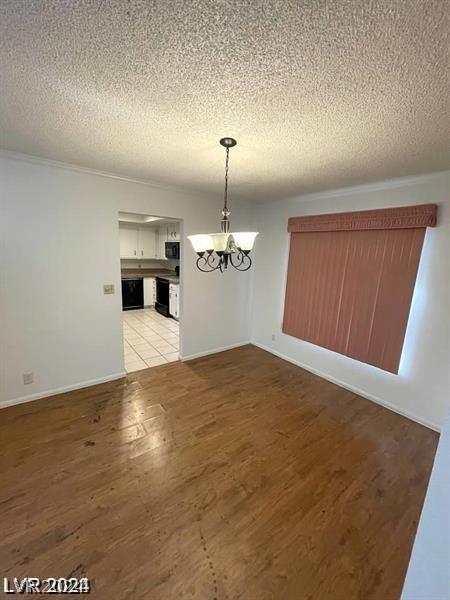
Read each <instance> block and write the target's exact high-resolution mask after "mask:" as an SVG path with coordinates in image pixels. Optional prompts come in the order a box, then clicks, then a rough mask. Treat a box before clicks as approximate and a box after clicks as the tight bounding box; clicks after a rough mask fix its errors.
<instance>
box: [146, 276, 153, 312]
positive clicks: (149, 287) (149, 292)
mask: <svg viewBox="0 0 450 600" xmlns="http://www.w3.org/2000/svg"><path fill="white" fill-rule="evenodd" d="M155 302H156V279H155V278H154V277H144V306H155Z"/></svg>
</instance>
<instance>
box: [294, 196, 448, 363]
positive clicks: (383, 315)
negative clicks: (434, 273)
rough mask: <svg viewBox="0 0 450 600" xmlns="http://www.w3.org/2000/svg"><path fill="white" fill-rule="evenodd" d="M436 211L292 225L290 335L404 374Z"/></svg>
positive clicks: (362, 214)
mask: <svg viewBox="0 0 450 600" xmlns="http://www.w3.org/2000/svg"><path fill="white" fill-rule="evenodd" d="M436 209H437V207H436V205H433V204H427V205H420V206H412V207H401V208H393V209H382V210H371V211H358V212H351V213H338V214H331V215H317V216H308V217H294V218H291V219H289V224H288V231H289V232H290V233H291V244H290V254H289V266H288V277H287V286H286V297H285V307H284V320H283V332H284V333H286V334H288V335H292V336H294V337H297V338H300V339H302V340H305V341H308V342H311V343H312V344H316V345H318V346H322V347H324V348H328V349H330V350H333V351H334V352H338V353H340V354H344V355H345V356H349V357H351V358H354V359H356V360H359V361H362V362H365V363H368V364H371V365H374V366H376V367H379V368H381V369H384V370H386V371H391V372H392V373H398V367H399V363H400V357H401V353H402V347H403V341H404V337H405V332H406V326H407V323H408V316H409V311H410V307H411V300H412V295H413V291H414V284H415V280H416V275H417V270H418V266H419V260H420V254H421V251H422V245H423V240H424V237H425V230H426V227H427V226H431V227H433V226H435V225H436Z"/></svg>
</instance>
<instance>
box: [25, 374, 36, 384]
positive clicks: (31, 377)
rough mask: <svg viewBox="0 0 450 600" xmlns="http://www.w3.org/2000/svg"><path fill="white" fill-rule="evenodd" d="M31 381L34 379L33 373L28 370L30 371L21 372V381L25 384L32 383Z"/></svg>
mask: <svg viewBox="0 0 450 600" xmlns="http://www.w3.org/2000/svg"><path fill="white" fill-rule="evenodd" d="M33 381H34V373H32V372H30V373H24V374H23V382H24V384H25V385H28V384H30V383H33Z"/></svg>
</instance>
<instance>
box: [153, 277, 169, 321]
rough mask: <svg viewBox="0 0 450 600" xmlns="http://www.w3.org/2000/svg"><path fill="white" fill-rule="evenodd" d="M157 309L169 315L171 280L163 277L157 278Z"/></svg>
mask: <svg viewBox="0 0 450 600" xmlns="http://www.w3.org/2000/svg"><path fill="white" fill-rule="evenodd" d="M155 309H156V310H157V311H158V312H159V313H160V314H161V315H164V316H165V317H168V316H169V281H168V280H167V279H164V278H163V277H157V278H156V302H155Z"/></svg>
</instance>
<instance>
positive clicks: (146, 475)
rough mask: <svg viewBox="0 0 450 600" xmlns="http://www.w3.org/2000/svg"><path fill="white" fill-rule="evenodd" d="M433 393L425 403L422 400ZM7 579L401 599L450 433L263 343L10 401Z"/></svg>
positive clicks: (194, 594) (5, 483) (3, 546)
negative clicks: (442, 444)
mask: <svg viewBox="0 0 450 600" xmlns="http://www.w3.org/2000/svg"><path fill="white" fill-rule="evenodd" d="M424 401H425V399H424ZM0 439H1V446H2V447H1V458H0V461H1V462H0V464H1V469H0V476H1V490H0V530H1V539H0V565H1V573H0V575H1V576H2V577H21V576H35V577H42V578H44V577H48V576H54V577H67V576H69V575H72V576H81V575H85V576H88V577H89V578H90V580H91V583H92V588H93V591H92V593H91V597H93V598H95V599H97V598H99V599H105V600H122V599H130V600H137V599H139V598H146V599H150V600H171V599H175V598H194V599H199V600H208V599H209V600H213V599H214V598H216V599H217V600H223V599H229V600H236V599H239V598H241V599H245V600H265V599H272V598H273V599H276V600H289V599H295V600H299V599H301V600H303V599H311V600H312V599H314V600H317V599H322V598H323V599H327V600H329V599H332V600H335V599H338V600H340V599H342V600H353V599H361V600H368V599H377V600H388V599H391V598H392V599H394V598H398V597H399V594H400V591H401V586H402V582H403V578H404V575H405V571H406V567H407V563H408V559H409V554H410V551H411V546H412V542H413V537H414V534H415V531H416V526H417V521H418V518H419V515H420V510H421V506H422V502H423V498H424V494H425V490H426V485H427V482H428V477H429V474H430V470H431V465H432V460H433V457H434V452H435V449H436V444H437V439H438V436H437V434H436V433H434V432H432V431H430V430H428V429H426V428H425V427H422V426H420V425H417V424H416V423H413V422H412V421H409V420H408V419H405V418H403V417H401V416H399V415H397V414H395V413H393V412H391V411H389V410H387V409H384V408H382V407H380V406H378V405H376V404H374V403H372V402H369V401H368V400H364V399H362V398H360V397H359V396H356V395H355V394H353V393H351V392H348V391H346V390H343V389H341V388H339V387H337V386H335V385H333V384H331V383H329V382H327V381H325V380H322V379H320V378H318V377H316V376H314V375H312V374H310V373H308V372H307V371H304V370H302V369H300V368H298V367H295V366H293V365H291V364H289V363H287V362H285V361H283V360H281V359H278V358H276V357H274V356H272V355H270V354H268V353H266V352H264V351H262V350H259V349H257V348H254V347H252V346H245V347H243V348H239V349H235V350H231V351H228V352H224V353H222V354H216V355H213V356H210V357H206V358H202V359H198V360H195V361H192V362H189V363H184V364H183V363H172V364H168V365H163V366H161V367H154V368H152V369H149V370H147V371H140V372H137V373H133V374H131V375H128V376H127V378H126V379H124V380H120V381H116V382H112V383H108V384H103V385H98V386H95V387H92V388H87V389H83V390H78V391H76V392H70V393H66V394H61V395H59V396H54V397H53V398H49V399H45V400H40V401H36V402H32V403H29V404H23V405H19V406H15V407H11V408H5V409H3V410H1V411H0Z"/></svg>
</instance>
